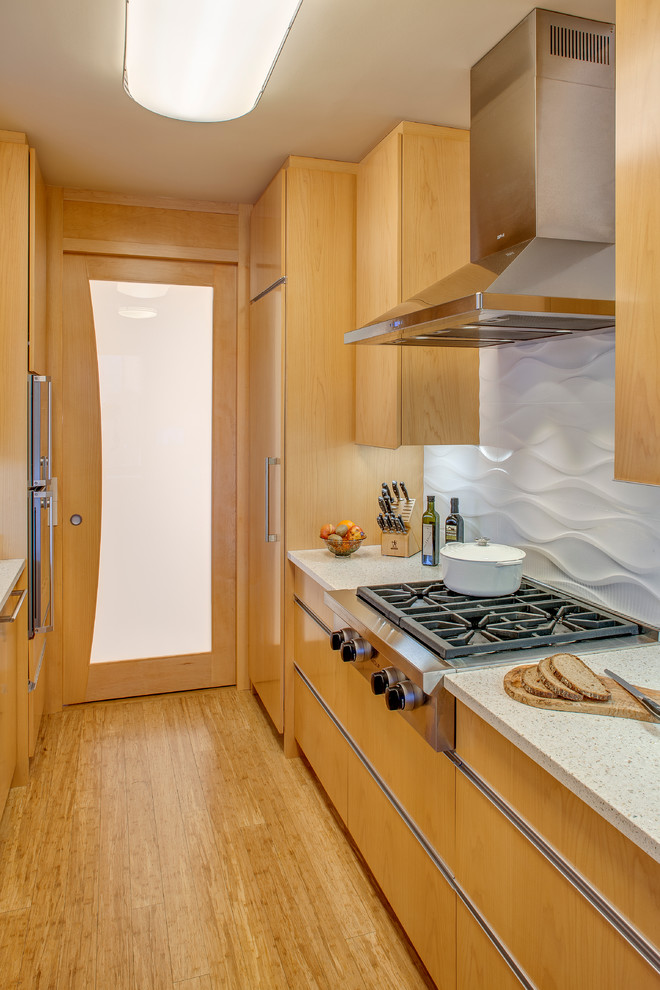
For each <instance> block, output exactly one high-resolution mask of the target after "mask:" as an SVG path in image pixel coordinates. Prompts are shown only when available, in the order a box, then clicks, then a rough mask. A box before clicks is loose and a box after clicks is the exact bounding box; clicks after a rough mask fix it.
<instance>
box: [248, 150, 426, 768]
mask: <svg viewBox="0 0 660 990" xmlns="http://www.w3.org/2000/svg"><path fill="white" fill-rule="evenodd" d="M356 169H357V166H355V165H350V164H346V163H343V162H325V161H321V160H318V159H306V158H290V159H288V161H287V163H286V165H285V166H284V168H283V169H282V171H281V172H280V173H278V175H277V176H276V177H275V179H274V180H273V182H271V183H270V185H269V186H268V188H267V189H266V191H265V192H264V194H263V196H262V198H261V199H260V200H259V201H258V202H257V204H256V205H255V207H254V209H253V211H252V217H251V231H250V234H251V259H252V279H251V285H252V290H253V296H252V299H253V301H252V304H251V313H250V319H251V327H250V348H249V351H250V354H249V363H250V394H249V419H250V452H249V475H250V480H249V489H250V496H249V504H250V531H249V541H248V542H249V547H248V553H249V581H248V615H249V620H248V672H249V678H250V681H251V682H252V684H253V686H254V687H255V689H256V690H257V692H258V693H259V695H260V697H261V698H262V700H263V701H264V704H265V705H266V708H267V709H268V711H269V714H270V715H271V718H272V719H273V722H274V723H275V725H276V726H277V728H278V729H279V730H280V731H282V729H283V730H284V734H285V748H286V749H287V752H291V751H292V747H293V662H292V653H293V611H292V610H293V569H292V567H291V566H290V565H289V564H288V561H287V559H286V554H287V551H288V550H300V549H305V548H310V547H319V546H320V545H321V544H320V541H319V538H318V534H319V530H320V527H321V525H322V524H323V523H325V522H335V523H336V522H337V521H338V520H340V519H342V518H348V517H349V515H350V518H352V519H354V520H355V521H356V522H357V523H359V524H360V525H361V526H362V527H363V529H364V530H365V532H366V533H367V538H368V542H370V543H376V542H378V537H377V535H376V534H377V532H378V530H377V527H376V525H375V516H376V515H377V513H378V508H377V501H376V499H377V495H378V494H379V493H380V485H381V482H382V481H383V480H385V479H391V478H403V479H404V480H405V481H406V484H407V485H408V488H409V491H410V492H411V495H414V494H415V492H416V491H417V492H419V490H420V489H421V486H422V478H423V463H422V451H421V450H416V449H410V450H402V451H397V452H392V451H379V450H375V449H374V450H364V449H362V448H359V447H357V446H356V445H355V444H354V443H353V421H354V408H355V405H354V374H355V348H354V347H347V346H346V345H345V344H344V339H343V335H344V332H345V331H346V329H347V328H350V327H351V326H352V325H353V324H354V319H355V195H356V188H355V186H356V175H355V173H356ZM278 211H279V212H278ZM277 216H279V217H280V229H279V232H278V231H277V223H276V219H275V218H276V217H277ZM281 273H283V274H281ZM269 278H274V282H273V283H271V285H270V286H268V285H265V284H264V283H265V282H267V281H268V279H269ZM282 279H284V281H282ZM257 297H258V298H257ZM276 300H281V302H280V301H276ZM276 334H281V337H280V338H279V339H280V343H279V344H275V337H276ZM276 424H277V430H278V431H279V432H278V433H277V435H276V436H275V435H273V436H272V438H271V439H269V440H268V443H266V439H267V438H270V437H271V431H273V430H274V429H275V426H276ZM264 444H265V445H264ZM267 457H272V458H275V459H276V460H277V461H279V463H275V462H271V463H270V464H269V465H267V463H266V458H267ZM267 485H268V493H269V496H268V498H269V513H268V531H267V529H266V512H265V502H266V494H265V493H266V486H267ZM269 536H270V537H276V539H270V540H269V539H268V537H269ZM266 560H268V564H267V565H266V563H265V561H266Z"/></svg>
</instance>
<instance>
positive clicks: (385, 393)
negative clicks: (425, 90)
mask: <svg viewBox="0 0 660 990" xmlns="http://www.w3.org/2000/svg"><path fill="white" fill-rule="evenodd" d="M469 173H470V163H469V132H468V131H464V130H459V129H457V128H452V127H434V126H431V125H426V124H413V123H405V122H404V123H401V124H399V125H398V127H396V128H395V129H394V130H393V131H392V132H391V133H390V134H388V135H387V137H385V138H384V139H383V140H382V141H381V142H380V144H379V145H377V146H376V148H374V149H373V151H371V152H370V154H369V155H367V157H366V158H365V159H364V160H363V161H362V162H361V163H360V165H359V169H358V179H357V280H356V281H357V284H356V322H357V325H358V326H364V325H365V324H367V323H371V322H374V321H375V320H377V319H378V317H379V316H382V315H383V314H384V313H386V312H388V311H389V310H391V309H392V308H394V307H395V306H397V305H398V304H399V303H401V302H402V301H404V300H406V299H409V298H410V297H411V296H414V295H415V293H416V292H419V291H421V290H422V289H424V288H427V287H428V286H429V285H431V284H432V283H433V282H437V281H438V280H439V279H441V278H444V277H445V276H446V275H450V274H451V272H453V271H454V270H455V269H457V268H460V267H461V266H462V265H464V264H466V263H467V262H468V261H469V260H470V244H469V240H470V196H469ZM356 363H357V369H356V427H355V439H356V441H357V443H362V444H370V445H373V446H377V447H391V448H394V447H398V446H399V445H400V444H442V443H478V442H479V355H478V352H477V349H468V348H445V347H441V348H440V347H438V348H436V347H407V348H404V347H398V346H388V345H366V344H365V345H359V346H358V347H357V358H356Z"/></svg>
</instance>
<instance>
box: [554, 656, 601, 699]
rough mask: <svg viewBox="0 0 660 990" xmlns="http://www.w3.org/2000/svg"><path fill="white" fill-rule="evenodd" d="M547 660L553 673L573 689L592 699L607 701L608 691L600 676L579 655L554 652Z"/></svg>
mask: <svg viewBox="0 0 660 990" xmlns="http://www.w3.org/2000/svg"><path fill="white" fill-rule="evenodd" d="M549 660H550V667H551V669H552V672H553V673H554V675H555V676H556V677H558V678H559V680H560V681H561V682H562V684H565V685H566V686H567V687H569V688H571V689H572V690H573V691H578V692H579V693H580V694H583V695H584V696H585V698H591V699H592V700H593V701H607V700H608V699H609V698H610V692H609V691H608V689H607V688H606V687H605V685H604V684H603V682H602V681H601V679H600V677H598V676H597V675H596V674H594V672H593V670H592V669H591V667H588V666H587V665H586V663H585V662H584V660H581V659H580V657H576V656H575V655H574V654H573V653H555V654H554V656H551V657H549Z"/></svg>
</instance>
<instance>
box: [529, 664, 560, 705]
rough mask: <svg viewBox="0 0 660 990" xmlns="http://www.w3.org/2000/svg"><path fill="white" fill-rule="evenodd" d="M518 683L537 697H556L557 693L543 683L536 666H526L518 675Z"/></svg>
mask: <svg viewBox="0 0 660 990" xmlns="http://www.w3.org/2000/svg"><path fill="white" fill-rule="evenodd" d="M520 683H521V684H522V686H523V688H524V689H525V691H527V694H533V695H535V696H536V697H537V698H557V697H558V695H556V694H555V692H554V691H551V690H550V688H549V687H548V686H547V685H546V684H544V683H543V681H542V680H541V678H540V677H539V671H538V667H536V666H534V667H526V668H525V670H523V672H522V674H521V675H520Z"/></svg>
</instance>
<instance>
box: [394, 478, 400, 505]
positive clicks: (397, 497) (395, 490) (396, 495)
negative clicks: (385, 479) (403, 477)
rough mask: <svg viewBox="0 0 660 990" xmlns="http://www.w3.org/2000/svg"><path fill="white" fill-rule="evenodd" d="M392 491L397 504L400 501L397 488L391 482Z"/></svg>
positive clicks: (395, 484)
mask: <svg viewBox="0 0 660 990" xmlns="http://www.w3.org/2000/svg"><path fill="white" fill-rule="evenodd" d="M392 491H393V492H394V497H395V499H396V500H397V502H398V501H399V500H400V499H401V496H400V495H399V486H398V485H397V483H396V481H393V482H392Z"/></svg>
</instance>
